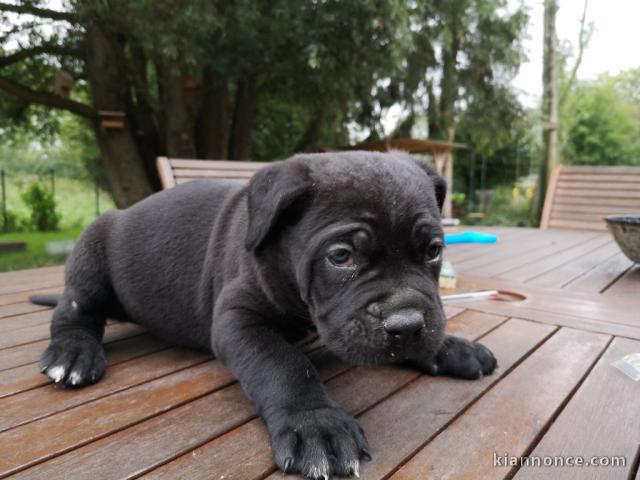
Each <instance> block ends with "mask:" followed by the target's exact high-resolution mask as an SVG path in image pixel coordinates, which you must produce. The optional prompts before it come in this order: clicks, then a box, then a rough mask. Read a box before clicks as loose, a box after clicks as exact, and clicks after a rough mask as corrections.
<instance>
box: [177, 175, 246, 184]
mask: <svg viewBox="0 0 640 480" xmlns="http://www.w3.org/2000/svg"><path fill="white" fill-rule="evenodd" d="M193 180H202V178H194V177H180V178H176V183H177V184H178V185H182V184H183V183H187V182H192V181H193ZM224 180H229V181H232V182H237V183H242V184H244V183H249V180H247V179H245V178H230V177H225V178H224Z"/></svg>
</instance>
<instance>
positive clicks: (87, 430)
mask: <svg viewBox="0 0 640 480" xmlns="http://www.w3.org/2000/svg"><path fill="white" fill-rule="evenodd" d="M310 357H312V359H313V360H314V363H316V364H317V366H318V370H319V373H320V375H321V377H322V378H330V377H332V376H334V375H336V374H337V373H340V372H342V371H344V370H346V369H348V368H349V367H348V366H347V365H345V364H344V363H342V362H339V361H338V360H337V359H336V358H335V357H333V356H330V355H328V354H327V352H326V350H322V351H318V352H314V353H313V354H312V355H310ZM216 369H219V370H220V372H223V374H222V377H220V374H217V373H216ZM228 375H229V374H228V372H227V371H226V370H225V369H223V368H222V366H221V365H220V364H219V362H217V361H213V362H209V363H207V364H203V365H200V366H198V367H195V368H190V369H187V370H184V371H182V372H179V373H178V374H176V375H175V376H169V377H164V378H162V379H159V380H157V381H156V382H154V383H153V384H144V385H141V386H139V387H136V388H134V389H129V390H125V391H123V392H120V393H118V394H116V395H113V396H111V397H105V398H103V399H100V400H97V401H96V402H93V403H92V404H87V405H86V406H82V407H78V408H77V409H74V410H69V411H68V412H63V413H60V414H58V415H56V416H53V417H48V418H45V419H43V420H41V421H40V422H34V423H33V424H29V425H26V426H24V427H22V428H21V429H18V430H16V431H17V432H20V431H21V430H22V431H23V433H24V432H26V431H27V429H28V428H36V427H32V426H34V425H41V424H42V425H44V423H45V422H48V423H47V424H46V425H45V426H44V427H42V428H43V429H45V431H51V430H54V431H58V434H57V435H56V436H54V438H53V439H50V441H49V443H48V444H42V446H41V448H40V449H38V450H37V449H35V448H31V449H29V451H28V452H25V453H21V452H20V451H17V452H15V455H14V456H12V457H11V458H14V460H13V464H12V466H11V469H12V471H16V470H20V469H22V468H24V467H25V466H27V465H31V464H34V463H36V462H39V461H42V460H44V459H45V458H47V457H50V456H52V455H57V454H60V453H63V452H65V451H68V450H70V449H71V448H72V447H78V446H80V445H83V444H86V443H87V442H89V441H93V443H90V444H88V445H85V446H84V447H81V448H76V449H75V450H72V451H70V452H69V453H67V454H64V455H61V456H59V457H56V458H53V459H52V460H50V461H48V462H46V463H42V464H39V465H36V466H35V467H32V468H31V469H29V470H25V471H23V472H21V473H20V478H49V479H51V478H57V477H59V476H60V475H63V476H65V477H66V478H68V477H69V476H74V475H75V476H77V477H79V478H88V477H91V476H94V475H97V477H98V478H100V479H101V480H107V479H120V478H124V477H127V478H128V477H131V476H133V475H137V474H140V473H142V471H144V470H146V469H148V468H152V467H154V466H158V465H159V464H162V463H164V462H165V461H166V460H167V459H169V458H172V457H175V456H177V455H179V454H180V453H182V451H183V449H188V448H193V447H196V446H197V445H198V444H199V443H203V442H204V441H206V440H208V439H210V438H212V437H215V436H218V435H221V434H223V433H225V432H227V431H229V430H230V429H232V428H234V427H236V426H238V425H239V424H241V423H243V422H244V421H246V419H248V418H251V417H252V416H253V407H252V406H251V404H250V402H249V400H248V399H247V398H246V396H245V395H244V393H243V392H242V389H241V388H240V386H239V385H238V384H237V383H233V384H230V382H231V381H232V379H231V377H230V376H228ZM220 378H222V380H220ZM176 382H177V383H176ZM223 387H225V388H223ZM189 400H191V401H189ZM98 404H99V408H98V409H97V410H96V408H95V407H96V405H98ZM123 404H124V405H128V408H127V409H126V410H123V409H122V407H121V406H122V405H123ZM101 410H102V411H101ZM161 412H166V413H164V414H163V415H159V416H157V414H158V413H161ZM69 415H70V416H71V417H69ZM96 415H98V418H100V422H88V423H86V424H83V423H82V422H80V425H79V426H77V427H76V428H74V429H68V430H65V431H64V432H59V429H60V421H62V420H63V419H64V420H65V422H64V423H66V424H72V425H76V424H77V423H78V422H79V421H80V419H82V418H86V417H87V416H89V417H90V418H93V417H94V416H96ZM149 417H151V418H149ZM145 419H146V420H145ZM142 420H145V421H142ZM141 421H142V422H141ZM94 423H97V425H94ZM128 425H133V426H131V427H130V428H127V429H124V430H122V429H123V428H125V427H126V426H128ZM112 432H117V433H113V434H112V435H110V436H107V437H105V435H107V434H109V433H112ZM39 433H41V432H39ZM33 435H35V437H36V438H42V439H43V441H44V440H45V439H46V435H41V434H38V433H36V431H34V433H33ZM30 436H31V435H30ZM13 440H14V441H13V442H8V444H7V447H11V445H15V439H13ZM150 445H153V448H149V446H150ZM35 453H37V455H34V454H35ZM16 458H17V459H18V460H17V461H16V460H15V459H16ZM105 458H108V459H109V465H110V467H109V469H108V470H105V468H104V459H105ZM63 472H66V473H63ZM210 473H211V472H209V474H210Z"/></svg>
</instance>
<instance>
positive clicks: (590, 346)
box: [367, 329, 610, 480]
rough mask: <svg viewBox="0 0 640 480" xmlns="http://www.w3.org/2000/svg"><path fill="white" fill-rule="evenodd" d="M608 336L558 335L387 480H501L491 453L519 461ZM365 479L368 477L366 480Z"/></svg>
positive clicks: (564, 331)
mask: <svg viewBox="0 0 640 480" xmlns="http://www.w3.org/2000/svg"><path fill="white" fill-rule="evenodd" d="M609 340H610V337H609V336H606V335H598V334H592V333H587V332H581V331H578V330H571V329H561V330H560V331H559V332H558V333H557V334H556V335H554V336H553V337H552V338H551V339H549V340H548V341H547V342H546V343H545V344H544V345H543V346H542V347H540V348H539V349H538V350H537V351H535V352H534V353H533V354H531V356H529V357H528V358H527V359H526V360H525V361H524V362H523V363H522V364H521V365H520V366H518V367H517V368H516V369H515V370H514V371H513V372H511V373H510V374H509V375H508V376H507V377H506V379H504V380H503V381H502V382H500V383H499V384H498V385H497V386H496V387H495V388H493V389H492V390H490V391H489V392H488V393H487V394H486V395H484V396H483V397H482V398H481V399H480V400H479V401H478V402H476V403H475V404H473V405H472V406H471V407H470V408H469V409H468V410H467V411H466V412H465V413H464V414H463V415H461V416H460V417H458V418H457V419H456V421H454V422H453V423H452V424H451V425H449V427H448V428H447V429H446V430H445V431H443V432H442V433H440V435H438V436H437V437H435V438H434V439H433V440H432V441H431V442H429V443H428V444H427V445H426V447H425V448H423V449H422V450H420V451H419V452H418V453H417V454H416V455H415V456H413V458H412V459H411V460H410V461H409V462H408V463H406V464H405V465H404V466H403V467H402V468H401V469H400V470H399V471H398V472H397V473H396V474H394V475H393V476H392V477H391V478H392V479H395V480H402V479H415V478H420V477H421V476H423V475H424V473H425V472H429V476H430V477H431V478H460V479H462V478H482V479H491V478H504V477H506V476H508V475H509V474H511V473H512V471H513V467H509V466H507V467H502V466H500V465H495V464H494V453H496V454H498V455H500V454H502V453H504V452H508V454H509V455H516V456H517V455H523V454H525V453H526V452H527V451H528V450H529V449H530V446H531V444H532V443H533V442H535V440H536V438H537V436H538V435H539V434H540V433H542V432H544V430H545V428H546V426H547V425H548V424H549V423H550V422H551V421H553V418H554V415H555V414H556V412H558V411H559V410H560V409H561V408H562V406H563V404H564V402H565V401H566V399H567V398H569V397H570V396H571V394H572V391H573V390H574V389H575V388H576V386H577V385H578V384H579V383H580V381H581V380H582V379H583V378H584V376H585V375H586V374H587V373H588V372H589V369H590V368H591V366H592V365H593V364H594V362H595V361H596V360H597V359H598V356H599V355H600V353H601V352H602V351H603V350H604V348H605V347H606V346H607V344H608V342H609ZM367 478H369V477H367Z"/></svg>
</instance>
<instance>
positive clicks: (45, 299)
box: [29, 293, 62, 307]
mask: <svg viewBox="0 0 640 480" xmlns="http://www.w3.org/2000/svg"><path fill="white" fill-rule="evenodd" d="M61 298H62V295H61V294H59V293H58V294H52V295H31V296H30V297H29V301H30V302H31V303H35V304H36V305H44V306H45V307H55V306H56V305H58V302H59V301H60V299H61Z"/></svg>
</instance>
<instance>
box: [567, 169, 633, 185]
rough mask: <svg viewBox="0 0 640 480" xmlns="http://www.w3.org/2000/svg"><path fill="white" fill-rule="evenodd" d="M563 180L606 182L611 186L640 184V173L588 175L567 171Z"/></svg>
mask: <svg viewBox="0 0 640 480" xmlns="http://www.w3.org/2000/svg"><path fill="white" fill-rule="evenodd" d="M562 178H563V179H565V180H568V181H572V180H575V181H579V182H604V183H609V184H618V183H639V182H640V173H636V174H626V175H621V174H617V173H602V172H600V173H598V174H596V175H594V174H588V173H574V172H568V171H565V172H564V174H563V175H562Z"/></svg>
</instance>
